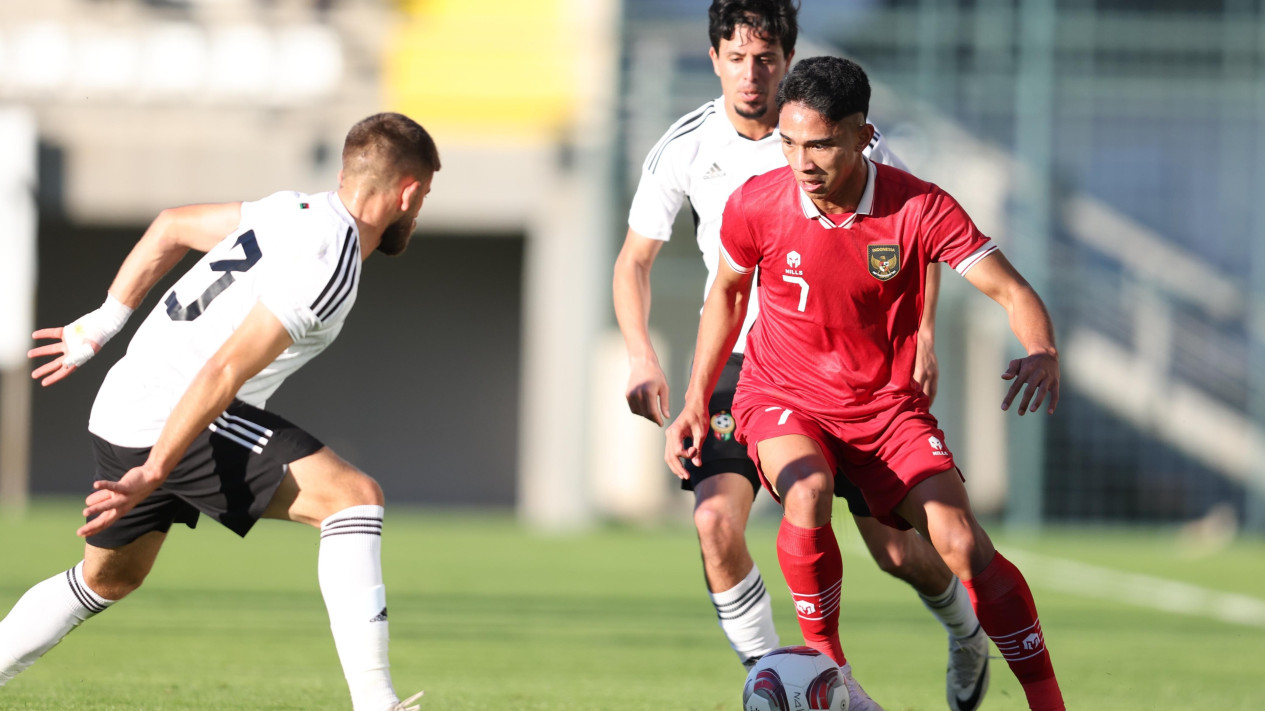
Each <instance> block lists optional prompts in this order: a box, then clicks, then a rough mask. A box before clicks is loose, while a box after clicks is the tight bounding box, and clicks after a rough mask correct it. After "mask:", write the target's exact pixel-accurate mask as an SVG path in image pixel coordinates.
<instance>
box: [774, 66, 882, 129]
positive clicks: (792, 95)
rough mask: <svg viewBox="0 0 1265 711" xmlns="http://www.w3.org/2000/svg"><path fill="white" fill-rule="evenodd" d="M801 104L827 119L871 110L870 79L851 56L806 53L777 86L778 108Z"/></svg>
mask: <svg viewBox="0 0 1265 711" xmlns="http://www.w3.org/2000/svg"><path fill="white" fill-rule="evenodd" d="M786 104H803V105H804V106H807V107H808V108H810V109H812V110H813V111H816V112H817V113H819V114H821V115H822V117H823V118H825V119H826V120H827V121H829V122H830V123H838V122H839V120H840V119H842V118H843V117H845V116H851V115H852V114H855V113H860V114H861V116H862V117H865V116H868V115H869V113H870V80H869V78H868V77H866V76H865V70H864V69H862V68H861V65H860V64H857V63H856V62H854V61H852V60H851V59H843V58H841V57H809V58H807V59H801V60H800V61H799V62H797V63H796V64H795V66H794V68H792V69H791V71H790V73H788V74H787V75H786V77H785V78H783V79H782V83H781V84H780V85H779V86H778V88H777V110H778V111H779V112H780V111H781V110H782V107H783V106H785V105H786Z"/></svg>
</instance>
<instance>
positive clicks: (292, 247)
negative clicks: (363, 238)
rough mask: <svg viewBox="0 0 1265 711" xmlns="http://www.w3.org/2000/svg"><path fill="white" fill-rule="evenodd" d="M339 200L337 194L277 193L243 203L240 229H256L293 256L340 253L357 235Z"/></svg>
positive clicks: (292, 191)
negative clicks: (342, 247) (339, 250)
mask: <svg viewBox="0 0 1265 711" xmlns="http://www.w3.org/2000/svg"><path fill="white" fill-rule="evenodd" d="M337 200H338V196H337V194H335V193H310V194H309V193H303V192H298V191H295V190H283V191H279V192H275V193H273V194H271V195H268V196H267V197H264V198H262V199H260V200H257V201H254V202H253V203H244V204H243V210H242V225H241V229H242V230H246V229H250V230H255V231H256V233H257V234H258V235H259V237H260V239H262V240H264V241H266V242H267V243H269V245H270V246H272V247H273V248H274V249H281V250H283V251H284V252H285V253H286V254H288V255H289V256H290V257H295V258H297V257H301V256H303V255H309V256H310V255H317V256H319V255H322V254H326V253H327V252H329V251H331V250H334V251H337V250H338V249H339V248H340V247H341V246H343V245H345V244H346V243H347V241H348V240H350V239H352V235H353V234H354V233H355V223H354V220H352V218H351V217H350V215H349V214H348V213H347V212H346V209H345V208H342V206H341V203H337V204H336V202H337Z"/></svg>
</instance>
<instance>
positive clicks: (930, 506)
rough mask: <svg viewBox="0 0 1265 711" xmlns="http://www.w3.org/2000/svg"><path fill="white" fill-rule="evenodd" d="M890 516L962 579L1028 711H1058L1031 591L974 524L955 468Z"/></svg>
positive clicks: (1059, 700)
mask: <svg viewBox="0 0 1265 711" xmlns="http://www.w3.org/2000/svg"><path fill="white" fill-rule="evenodd" d="M895 511H896V513H897V514H898V515H900V516H901V517H903V518H904V519H905V520H906V521H908V522H909V523H911V524H913V526H914V527H915V528H917V529H918V530H919V531H921V532H922V533H923V535H926V536H927V537H928V539H929V540H930V541H931V543H932V545H934V546H935V548H936V550H937V551H939V552H940V556H941V557H942V558H943V559H944V562H945V563H946V564H947V565H948V566H949V568H950V569H951V570H952V571H953V572H954V573H955V574H956V575H957V576H958V577H959V578H961V579H962V582H963V584H964V585H965V586H966V589H967V592H968V593H970V596H971V602H972V604H973V605H974V607H975V611H976V614H978V615H979V620H980V624H981V625H983V628H984V631H985V632H987V633H988V636H989V637H990V638H992V640H993V642H994V643H995V644H996V645H997V649H998V650H999V651H1000V652H1001V654H1002V657H1004V658H1005V659H1006V663H1007V664H1009V665H1010V669H1011V671H1012V672H1014V674H1015V677H1016V678H1018V679H1019V683H1020V684H1022V685H1023V689H1024V693H1025V694H1026V695H1027V698H1028V706H1029V707H1030V708H1032V709H1034V711H1062V710H1063V709H1064V708H1065V707H1064V705H1063V696H1062V693H1061V692H1060V690H1059V685H1058V680H1057V679H1056V678H1055V676H1054V667H1053V665H1052V664H1051V661H1050V654H1049V651H1048V650H1047V649H1046V647H1045V637H1044V635H1043V634H1042V632H1041V622H1040V619H1039V618H1038V616H1037V608H1036V603H1035V602H1034V601H1033V599H1032V592H1031V591H1030V590H1029V589H1028V584H1027V582H1026V581H1025V580H1024V578H1023V575H1022V574H1021V573H1020V572H1019V569H1018V568H1016V567H1015V566H1014V565H1012V564H1011V563H1010V561H1008V560H1006V559H1005V557H1003V556H1002V555H1001V554H1000V553H998V552H997V550H996V549H995V548H994V547H993V543H992V541H991V540H990V539H989V537H988V534H987V533H985V532H984V529H983V527H981V526H980V525H979V522H978V521H977V520H976V519H975V515H974V514H973V513H972V512H971V506H970V500H969V498H968V497H967V493H966V487H965V486H963V484H962V477H961V475H960V474H959V473H958V471H957V469H956V468H952V469H948V470H946V471H943V472H940V473H939V474H936V475H934V476H931V477H929V478H927V479H923V480H922V481H920V482H918V483H917V484H915V485H914V486H913V488H911V489H910V490H909V493H908V495H906V496H905V498H904V499H903V500H902V501H901V502H900V504H898V505H897V507H896V509H895Z"/></svg>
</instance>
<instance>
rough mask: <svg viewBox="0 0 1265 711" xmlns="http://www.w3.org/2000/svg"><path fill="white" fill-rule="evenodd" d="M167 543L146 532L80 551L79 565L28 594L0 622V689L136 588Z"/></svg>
mask: <svg viewBox="0 0 1265 711" xmlns="http://www.w3.org/2000/svg"><path fill="white" fill-rule="evenodd" d="M118 523H119V524H122V523H124V521H123V520H120V521H119V522H118ZM116 525H117V524H116ZM166 537H167V534H166V533H165V532H162V531H151V532H149V533H146V534H144V535H141V536H140V537H139V538H136V539H135V540H133V541H132V542H131V543H128V544H126V545H123V546H121V547H118V548H113V549H110V548H98V547H96V546H93V545H91V544H88V545H85V546H84V558H83V560H82V561H80V562H79V563H78V564H76V565H75V566H74V567H73V568H71V569H70V570H66V571H63V572H60V573H58V574H57V575H54V576H53V577H51V578H49V579H47V580H45V581H43V582H41V583H38V584H37V585H35V586H34V587H32V588H31V589H30V590H27V591H26V593H25V594H24V595H22V597H21V598H20V599H19V600H18V601H17V604H15V605H14V606H13V609H12V610H10V611H9V614H8V615H7V616H6V617H5V618H4V619H3V620H0V686H3V685H4V684H5V682H7V681H9V680H10V679H12V678H13V677H15V676H17V675H18V674H19V673H21V672H22V671H23V670H25V669H26V668H27V667H29V666H31V665H32V664H34V663H35V661H36V660H37V659H39V658H40V657H42V656H44V654H46V653H47V652H48V651H49V650H50V649H52V648H53V647H55V646H56V645H57V643H58V642H60V641H61V640H62V638H64V637H65V636H66V635H68V634H70V632H71V630H73V629H75V628H76V627H78V626H79V625H80V624H82V623H83V622H86V621H87V620H88V619H90V618H92V617H94V616H95V615H97V614H99V613H101V612H104V611H105V610H106V608H108V607H109V606H110V605H113V604H114V603H115V602H117V601H119V600H122V599H123V598H124V597H125V596H127V595H128V594H129V593H131V592H132V591H133V590H135V589H136V588H138V587H140V585H141V583H142V582H143V581H144V580H145V576H147V575H148V574H149V571H150V570H151V569H152V568H153V565H154V559H155V558H157V557H158V550H159V549H160V548H161V547H162V544H163V540H165V539H166Z"/></svg>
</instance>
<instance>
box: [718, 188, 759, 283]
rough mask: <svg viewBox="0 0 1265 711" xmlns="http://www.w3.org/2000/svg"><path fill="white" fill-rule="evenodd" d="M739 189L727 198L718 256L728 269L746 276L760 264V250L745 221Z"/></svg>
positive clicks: (741, 189)
mask: <svg viewBox="0 0 1265 711" xmlns="http://www.w3.org/2000/svg"><path fill="white" fill-rule="evenodd" d="M742 194H743V188H742V187H740V188H738V189H737V190H735V191H734V192H733V194H732V195H730V196H729V201H728V202H726V203H725V212H724V215H723V217H722V218H721V221H720V256H721V257H723V258H724V260H725V262H726V263H728V264H729V268H730V269H733V270H734V271H736V272H738V273H739V274H747V273H749V272H750V271H751V270H753V269H755V268H756V267H757V266H759V264H760V250H759V249H758V248H757V246H756V243H755V235H754V233H753V232H752V230H751V224H750V222H749V221H748V220H747V213H746V210H745V207H744V204H743V200H742Z"/></svg>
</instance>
